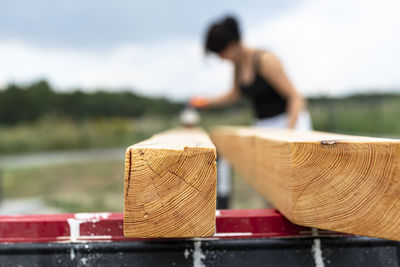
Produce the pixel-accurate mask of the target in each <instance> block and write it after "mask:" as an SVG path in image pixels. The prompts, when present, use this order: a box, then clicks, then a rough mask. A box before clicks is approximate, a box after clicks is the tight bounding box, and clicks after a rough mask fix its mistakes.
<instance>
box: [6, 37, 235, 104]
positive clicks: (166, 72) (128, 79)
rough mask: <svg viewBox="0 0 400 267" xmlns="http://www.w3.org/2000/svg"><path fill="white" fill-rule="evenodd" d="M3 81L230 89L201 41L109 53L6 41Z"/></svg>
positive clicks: (225, 72) (157, 91)
mask: <svg viewBox="0 0 400 267" xmlns="http://www.w3.org/2000/svg"><path fill="white" fill-rule="evenodd" d="M0 58H1V65H0V73H1V75H0V82H1V83H3V84H4V83H5V82H10V81H16V82H29V81H32V80H33V79H37V78H48V79H49V80H50V81H51V82H52V83H53V84H54V85H56V87H58V88H61V89H65V88H73V87H85V88H87V89H89V90H90V89H96V88H99V87H104V88H111V89H113V88H115V89H120V88H135V89H137V91H139V92H140V93H144V94H149V95H165V96H170V97H173V98H184V97H188V96H190V95H192V94H208V95H210V94H214V93H213V92H214V91H215V88H223V89H226V87H227V86H228V84H229V82H230V74H229V73H230V71H229V68H230V66H228V65H227V64H226V63H221V62H220V60H216V59H208V60H207V61H205V58H204V56H203V55H202V50H201V47H200V45H199V42H195V41H192V40H185V39H182V40H169V41H164V42H161V43H157V44H155V43H152V44H146V45H130V44H127V45H121V46H119V47H116V48H114V49H112V50H109V51H100V52H99V51H93V52H91V51H80V50H78V51H76V50H66V49H41V48H36V47H31V46H28V45H25V44H21V43H18V42H8V43H0Z"/></svg>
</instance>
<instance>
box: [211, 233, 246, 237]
mask: <svg viewBox="0 0 400 267" xmlns="http://www.w3.org/2000/svg"><path fill="white" fill-rule="evenodd" d="M252 234H253V233H250V232H243V233H241V232H237V233H215V234H214V237H223V236H251V235H252Z"/></svg>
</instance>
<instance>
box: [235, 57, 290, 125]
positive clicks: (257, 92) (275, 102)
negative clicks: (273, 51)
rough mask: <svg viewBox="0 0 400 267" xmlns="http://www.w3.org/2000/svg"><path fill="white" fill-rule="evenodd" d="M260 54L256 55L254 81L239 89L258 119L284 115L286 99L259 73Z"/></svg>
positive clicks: (240, 85)
mask: <svg viewBox="0 0 400 267" xmlns="http://www.w3.org/2000/svg"><path fill="white" fill-rule="evenodd" d="M260 52H261V51H258V52H255V53H254V56H255V58H254V72H255V78H254V81H253V82H252V83H251V84H248V85H244V84H239V88H240V91H241V92H242V94H243V95H244V96H245V97H247V98H249V99H250V101H251V103H252V106H253V109H254V112H255V115H256V117H257V118H258V119H265V118H269V117H272V116H276V115H279V114H282V113H284V112H285V110H286V99H285V98H284V97H283V96H281V95H280V94H279V93H278V92H277V91H276V89H275V88H274V87H273V86H272V84H270V83H269V82H268V80H267V79H265V78H264V77H263V76H261V74H260V71H259V65H260V64H259V56H260Z"/></svg>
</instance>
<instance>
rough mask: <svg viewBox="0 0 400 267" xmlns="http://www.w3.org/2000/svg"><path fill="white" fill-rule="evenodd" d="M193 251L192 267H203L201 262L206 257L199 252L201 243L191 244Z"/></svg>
mask: <svg viewBox="0 0 400 267" xmlns="http://www.w3.org/2000/svg"><path fill="white" fill-rule="evenodd" d="M193 244H194V251H193V266H194V267H205V266H206V265H205V264H204V262H203V260H204V259H205V258H206V255H204V254H203V251H202V250H201V241H196V242H193Z"/></svg>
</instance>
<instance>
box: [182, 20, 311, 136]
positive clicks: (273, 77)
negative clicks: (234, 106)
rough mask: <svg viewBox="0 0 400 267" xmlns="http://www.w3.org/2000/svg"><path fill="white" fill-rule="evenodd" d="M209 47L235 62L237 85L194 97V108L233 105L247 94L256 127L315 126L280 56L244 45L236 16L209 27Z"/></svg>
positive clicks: (221, 56) (192, 99)
mask: <svg viewBox="0 0 400 267" xmlns="http://www.w3.org/2000/svg"><path fill="white" fill-rule="evenodd" d="M205 50H206V52H207V53H210V52H211V53H215V54H216V55H218V56H219V57H220V58H222V59H224V60H228V61H229V62H231V63H232V64H233V65H234V75H233V77H234V78H233V86H232V88H231V89H230V90H229V91H228V92H227V93H225V94H223V95H220V96H218V97H215V98H205V97H193V98H191V99H190V104H191V105H192V106H193V107H196V108H208V107H213V106H223V105H229V104H231V103H234V102H236V101H238V100H239V99H240V98H241V97H246V98H248V99H250V101H251V103H252V107H253V110H254V114H255V116H256V121H255V125H256V126H260V127H269V128H291V129H298V130H311V129H312V126H311V119H310V115H309V113H308V111H307V110H306V103H305V100H304V98H303V97H302V96H301V95H300V94H299V93H298V92H297V91H296V89H295V88H294V87H293V85H292V84H291V82H290V81H289V79H288V77H287V75H286V73H285V72H284V70H283V68H282V65H281V63H280V61H279V59H278V58H277V57H276V56H275V55H274V54H272V53H271V52H269V51H263V50H259V49H255V48H252V47H248V46H247V45H246V44H244V43H243V42H242V40H241V34H240V30H239V26H238V22H237V21H236V19H235V18H233V17H230V16H228V17H225V18H223V19H222V20H220V21H217V22H215V23H213V24H212V25H211V26H210V27H209V29H208V31H207V35H206V39H205Z"/></svg>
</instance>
